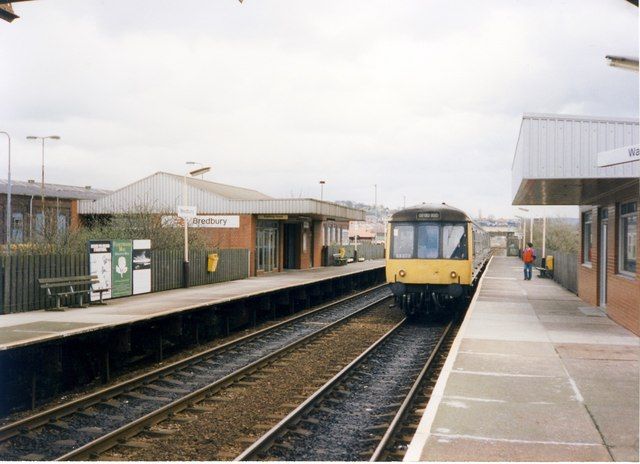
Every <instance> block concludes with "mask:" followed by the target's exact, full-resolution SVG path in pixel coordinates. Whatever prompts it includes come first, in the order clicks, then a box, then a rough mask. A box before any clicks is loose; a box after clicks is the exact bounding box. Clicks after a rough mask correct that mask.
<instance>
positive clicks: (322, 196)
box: [320, 180, 326, 201]
mask: <svg viewBox="0 0 640 464" xmlns="http://www.w3.org/2000/svg"><path fill="white" fill-rule="evenodd" d="M324 184H326V182H325V181H323V180H321V181H320V201H322V200H323V198H324Z"/></svg>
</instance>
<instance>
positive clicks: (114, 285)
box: [111, 240, 133, 297]
mask: <svg viewBox="0 0 640 464" xmlns="http://www.w3.org/2000/svg"><path fill="white" fill-rule="evenodd" d="M111 253H112V259H111V265H112V272H111V296H112V297H119V296H129V295H131V286H132V280H131V276H132V275H133V274H132V267H133V266H132V263H131V255H132V254H133V246H132V243H131V240H113V241H112V242H111Z"/></svg>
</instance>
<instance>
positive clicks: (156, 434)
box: [140, 427, 176, 438]
mask: <svg viewBox="0 0 640 464" xmlns="http://www.w3.org/2000/svg"><path fill="white" fill-rule="evenodd" d="M175 432H176V431H175V430H173V429H164V428H160V427H153V428H151V429H147V430H143V431H142V432H140V435H141V436H143V437H149V438H164V437H168V436H170V435H173V434H174V433H175Z"/></svg>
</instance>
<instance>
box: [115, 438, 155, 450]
mask: <svg viewBox="0 0 640 464" xmlns="http://www.w3.org/2000/svg"><path fill="white" fill-rule="evenodd" d="M118 446H122V447H123V448H131V449H149V448H151V446H152V443H149V442H147V441H143V440H136V439H132V440H127V441H125V442H123V443H118Z"/></svg>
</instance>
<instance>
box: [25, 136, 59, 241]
mask: <svg viewBox="0 0 640 464" xmlns="http://www.w3.org/2000/svg"><path fill="white" fill-rule="evenodd" d="M38 139H40V140H42V185H41V190H42V192H41V195H42V234H43V235H44V232H45V214H44V141H45V140H46V139H51V140H60V136H59V135H47V136H45V137H40V136H37V135H29V136H27V140H38Z"/></svg>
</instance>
